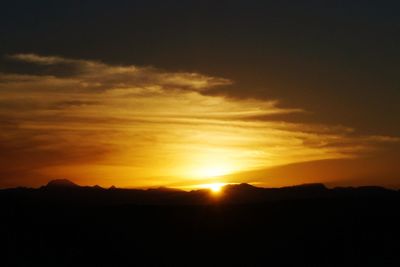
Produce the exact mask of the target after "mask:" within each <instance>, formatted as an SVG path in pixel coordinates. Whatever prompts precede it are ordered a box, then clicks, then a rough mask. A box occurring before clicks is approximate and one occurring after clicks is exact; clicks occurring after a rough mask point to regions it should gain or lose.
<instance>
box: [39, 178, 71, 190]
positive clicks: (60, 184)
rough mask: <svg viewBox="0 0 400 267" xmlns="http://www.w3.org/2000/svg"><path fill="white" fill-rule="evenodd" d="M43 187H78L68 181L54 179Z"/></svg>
mask: <svg viewBox="0 0 400 267" xmlns="http://www.w3.org/2000/svg"><path fill="white" fill-rule="evenodd" d="M45 187H49V188H52V187H57V188H71V187H79V185H77V184H75V183H73V182H71V181H70V180H68V179H55V180H51V181H50V182H48V183H47V185H46V186H45Z"/></svg>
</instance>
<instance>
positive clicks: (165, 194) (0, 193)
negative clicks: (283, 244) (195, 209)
mask: <svg viewBox="0 0 400 267" xmlns="http://www.w3.org/2000/svg"><path fill="white" fill-rule="evenodd" d="M371 197H372V198H399V197H400V192H399V191H395V190H390V189H386V188H383V187H376V186H363V187H337V188H332V189H329V188H327V187H326V186H325V185H323V184H304V185H296V186H290V187H281V188H260V187H255V186H252V185H250V184H246V183H242V184H231V185H226V186H224V187H223V188H222V190H221V193H219V194H212V193H211V191H210V190H208V189H199V190H192V191H190V192H187V191H183V190H178V189H173V188H165V187H160V188H155V189H146V190H142V189H123V188H116V187H114V186H112V187H110V188H108V189H106V188H102V187H100V186H98V185H96V186H79V185H77V184H75V183H73V182H71V181H69V180H67V179H57V180H52V181H50V182H49V183H48V184H47V185H45V186H42V187H40V188H37V189H33V188H12V189H3V190H0V198H18V199H19V201H22V200H26V201H30V202H38V201H39V202H40V201H45V202H54V203H56V202H60V201H61V202H67V203H77V204H78V203H79V204H82V203H85V204H88V205H90V204H110V205H113V204H118V205H121V204H135V205H210V204H250V203H265V202H276V201H285V200H307V199H327V198H329V199H336V198H337V199H340V198H371Z"/></svg>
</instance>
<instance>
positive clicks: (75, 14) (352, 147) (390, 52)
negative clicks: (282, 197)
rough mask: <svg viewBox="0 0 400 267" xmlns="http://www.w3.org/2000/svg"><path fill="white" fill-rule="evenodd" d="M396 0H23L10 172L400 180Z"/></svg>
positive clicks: (5, 92)
mask: <svg viewBox="0 0 400 267" xmlns="http://www.w3.org/2000/svg"><path fill="white" fill-rule="evenodd" d="M399 11H400V4H399V3H398V1H365V0H364V1H298V0H291V1H251V0H248V1H215V0H214V1H204V0H203V1H197V0H194V1H155V0H149V1H14V2H9V3H5V4H2V7H1V8H0V128H1V131H0V187H2V188H4V187H13V186H39V185H42V184H45V183H46V182H47V181H49V180H51V179H55V178H67V179H70V180H71V181H74V182H76V183H79V184H82V185H94V184H98V185H101V186H105V187H108V186H111V185H115V186H119V187H154V186H169V187H179V188H196V187H197V186H201V185H202V184H210V183H214V182H218V183H241V182H247V183H252V184H254V185H257V186H263V187H276V186H286V185H293V184H302V183H314V182H321V183H325V184H326V185H327V186H350V185H351V186H355V185H382V186H387V187H394V188H400V104H399V103H400V79H399V77H400V75H399V62H400V49H399V47H400V17H399V16H398V14H399Z"/></svg>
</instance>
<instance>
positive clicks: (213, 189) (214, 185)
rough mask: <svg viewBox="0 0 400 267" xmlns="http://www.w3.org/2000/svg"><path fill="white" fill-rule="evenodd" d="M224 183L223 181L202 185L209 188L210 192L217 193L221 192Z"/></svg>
mask: <svg viewBox="0 0 400 267" xmlns="http://www.w3.org/2000/svg"><path fill="white" fill-rule="evenodd" d="M225 185H226V184H225V183H212V184H206V185H204V187H205V188H208V189H210V190H211V192H213V193H215V194H217V193H220V192H221V190H222V187H224V186H225Z"/></svg>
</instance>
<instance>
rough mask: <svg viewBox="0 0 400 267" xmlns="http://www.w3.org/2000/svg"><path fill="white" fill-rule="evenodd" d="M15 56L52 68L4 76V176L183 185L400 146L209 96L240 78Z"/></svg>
mask: <svg viewBox="0 0 400 267" xmlns="http://www.w3.org/2000/svg"><path fill="white" fill-rule="evenodd" d="M9 58H11V59H13V60H17V61H22V62H25V63H29V64H33V65H37V66H39V67H40V66H42V67H43V66H44V67H45V68H44V69H43V73H40V75H38V74H37V75H28V74H15V73H0V125H1V127H2V129H3V130H2V131H1V133H0V144H2V145H1V151H2V152H0V166H1V167H2V170H1V171H0V178H2V179H5V176H9V175H10V173H15V176H16V177H17V176H18V175H17V174H18V170H21V169H22V167H21V166H25V168H24V171H28V172H32V173H35V174H38V173H39V174H42V175H43V176H46V177H48V176H49V175H63V176H76V177H77V178H78V179H80V180H81V181H86V183H91V182H90V179H95V180H93V183H94V182H96V183H101V184H106V185H107V184H114V183H115V184H120V185H132V186H134V185H152V184H157V183H169V182H173V183H179V179H181V180H182V181H183V180H185V179H199V178H202V177H204V175H214V174H215V175H223V174H227V173H230V172H237V171H245V170H252V169H257V168H265V167H270V166H276V165H282V164H290V163H295V162H304V161H311V160H321V159H336V158H349V157H357V156H359V155H362V154H363V153H366V152H368V151H371V150H374V149H377V148H379V147H380V146H381V145H382V144H384V143H388V142H389V143H390V142H399V140H398V138H396V137H389V136H388V137H384V136H357V135H356V134H355V133H354V132H353V131H352V129H349V128H345V127H338V126H331V125H314V124H305V123H289V122H286V121H285V120H284V119H282V120H268V117H271V118H272V117H273V116H275V115H281V116H282V115H284V114H291V113H301V112H304V111H303V110H301V109H296V108H293V109H288V108H282V107H280V106H279V102H277V101H275V100H271V101H263V100H255V99H230V98H225V97H222V96H212V95H208V94H207V90H209V89H211V88H214V87H216V86H228V85H230V84H232V83H233V81H231V80H229V79H225V78H219V77H211V76H207V75H202V74H199V73H185V72H167V71H162V70H159V69H156V68H154V67H137V66H114V65H107V64H105V63H102V62H98V61H90V60H77V59H67V58H62V57H55V56H52V57H49V56H40V55H35V54H17V55H11V56H9ZM260 117H262V118H263V119H262V120H260V119H258V118H260ZM283 117H284V116H283ZM13 162H19V164H20V165H19V166H15V165H12V163H13ZM11 166H14V167H11ZM26 168H28V170H26ZM11 170H12V171H13V172H11ZM24 177H25V176H24ZM32 177H36V176H34V175H32ZM152 177H153V178H152ZM154 177H170V178H157V179H156V178H154ZM171 177H172V178H171ZM0 183H1V181H0ZM26 183H28V184H29V183H30V184H32V183H35V181H26Z"/></svg>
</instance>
